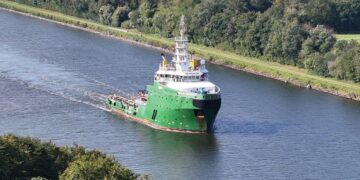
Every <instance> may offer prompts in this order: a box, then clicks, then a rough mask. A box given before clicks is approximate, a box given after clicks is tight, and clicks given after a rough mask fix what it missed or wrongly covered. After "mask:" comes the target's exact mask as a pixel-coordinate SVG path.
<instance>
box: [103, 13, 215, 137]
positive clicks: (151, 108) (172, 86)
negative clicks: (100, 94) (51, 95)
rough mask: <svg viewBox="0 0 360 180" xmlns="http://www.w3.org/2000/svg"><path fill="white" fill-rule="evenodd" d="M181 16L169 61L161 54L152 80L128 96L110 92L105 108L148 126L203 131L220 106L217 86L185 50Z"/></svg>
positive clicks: (211, 125)
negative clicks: (151, 82)
mask: <svg viewBox="0 0 360 180" xmlns="http://www.w3.org/2000/svg"><path fill="white" fill-rule="evenodd" d="M185 32H186V27H185V21H184V16H182V17H181V20H180V33H179V34H180V35H179V36H177V37H175V52H174V56H173V57H172V61H171V62H169V61H168V60H167V59H166V57H165V55H164V54H161V57H162V59H160V65H159V69H158V70H157V71H156V72H155V75H154V83H153V84H152V85H147V86H146V89H145V90H140V91H139V92H137V93H135V95H133V96H131V97H125V96H121V95H119V94H111V95H109V96H108V97H107V99H106V106H107V107H108V108H109V110H110V111H111V112H112V113H114V114H116V115H119V116H122V117H125V118H126V119H129V120H133V121H136V122H138V123H141V124H144V125H147V126H149V127H151V128H154V129H158V130H163V131H172V132H183V133H207V132H212V131H213V129H214V122H215V119H216V116H217V114H218V112H219V109H220V106H221V93H220V88H219V87H218V86H216V85H215V84H213V83H212V82H210V81H209V73H208V70H207V69H206V67H205V60H203V59H200V60H198V59H195V58H194V56H193V55H192V54H190V53H189V50H188V47H189V44H188V43H189V41H188V36H187V35H186V34H185Z"/></svg>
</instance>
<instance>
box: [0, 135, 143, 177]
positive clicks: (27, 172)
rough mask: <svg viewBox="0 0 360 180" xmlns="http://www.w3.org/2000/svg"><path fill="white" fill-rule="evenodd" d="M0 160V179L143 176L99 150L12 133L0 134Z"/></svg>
mask: <svg viewBox="0 0 360 180" xmlns="http://www.w3.org/2000/svg"><path fill="white" fill-rule="evenodd" d="M0 162H1V163H0V179H34V180H35V179H36V180H44V179H59V178H60V179H138V178H145V179H146V178H147V177H146V176H144V177H141V176H139V175H138V174H136V173H134V172H132V171H131V170H129V169H126V168H124V167H122V166H121V165H120V164H119V163H118V162H117V161H116V160H115V159H114V158H112V157H108V156H106V155H105V154H103V153H101V152H99V151H87V150H85V148H83V147H80V146H75V147H57V146H55V145H54V144H53V143H51V142H41V141H40V140H38V139H33V138H30V137H17V136H14V135H6V136H1V137H0ZM59 174H61V175H60V176H59Z"/></svg>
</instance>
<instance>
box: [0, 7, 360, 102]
mask: <svg viewBox="0 0 360 180" xmlns="http://www.w3.org/2000/svg"><path fill="white" fill-rule="evenodd" d="M0 7H3V8H5V9H6V10H12V11H13V12H16V13H21V14H23V15H27V16H32V17H36V18H40V19H43V20H48V21H51V22H54V23H58V24H62V25H66V26H70V27H74V28H78V29H82V30H85V31H89V32H93V33H97V34H100V35H104V36H109V37H112V38H117V39H122V40H126V41H129V42H132V43H137V44H141V45H144V46H148V47H151V48H156V49H161V50H164V51H167V52H171V49H172V47H173V40H172V39H166V38H162V37H160V36H157V35H149V34H144V33H140V32H138V31H136V30H125V29H120V28H114V27H110V26H105V25H101V24H98V23H95V22H92V21H89V20H85V19H80V18H76V17H73V16H68V15H64V14H61V13H58V12H53V11H48V10H44V9H39V8H35V7H30V6H27V5H22V4H18V3H15V2H10V1H3V0H0ZM190 50H191V51H194V52H195V54H196V56H197V57H202V58H204V59H207V60H209V61H210V62H211V63H214V64H218V65H223V66H227V67H230V68H233V69H237V70H241V71H246V72H249V73H253V74H257V75H261V76H264V77H268V78H272V79H276V80H280V81H283V82H285V83H290V84H294V85H296V86H301V87H308V88H310V87H311V88H312V89H315V90H319V91H323V92H327V93H331V94H334V95H338V96H342V97H346V98H349V99H353V100H357V101H360V85H359V84H356V83H353V82H349V81H341V80H336V79H332V78H324V77H320V76H316V75H313V74H311V73H308V72H306V70H304V69H299V68H297V67H293V66H287V65H281V64H278V63H275V62H268V61H261V60H259V59H255V58H250V57H245V56H241V55H237V54H235V53H232V52H228V51H223V50H219V49H215V48H210V47H205V46H201V45H195V44H191V45H190Z"/></svg>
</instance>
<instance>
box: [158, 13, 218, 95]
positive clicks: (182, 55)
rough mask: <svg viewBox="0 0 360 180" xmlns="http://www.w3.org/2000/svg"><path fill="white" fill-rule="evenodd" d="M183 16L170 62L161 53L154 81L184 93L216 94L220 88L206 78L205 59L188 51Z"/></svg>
mask: <svg viewBox="0 0 360 180" xmlns="http://www.w3.org/2000/svg"><path fill="white" fill-rule="evenodd" d="M185 31H186V28H185V22H184V16H182V17H181V23H180V36H179V37H176V38H175V43H176V44H175V52H174V57H173V58H172V61H171V62H168V60H167V59H166V58H165V55H164V54H162V62H161V63H160V65H159V70H158V71H157V72H156V73H155V76H154V81H156V82H158V83H159V84H161V85H163V86H167V87H169V88H171V89H175V90H178V91H182V92H186V93H201V94H208V93H211V94H216V93H219V92H220V89H219V88H218V87H217V86H216V85H215V84H213V83H211V82H209V80H208V70H207V69H206V67H205V60H196V59H195V58H193V57H192V56H191V55H190V54H189V52H188V47H189V46H188V38H187V36H186V35H185Z"/></svg>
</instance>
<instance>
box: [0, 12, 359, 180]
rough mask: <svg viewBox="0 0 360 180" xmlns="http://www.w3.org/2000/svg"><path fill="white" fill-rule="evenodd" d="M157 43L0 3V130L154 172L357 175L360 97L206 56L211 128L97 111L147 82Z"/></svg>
mask: <svg viewBox="0 0 360 180" xmlns="http://www.w3.org/2000/svg"><path fill="white" fill-rule="evenodd" d="M160 53H161V51H157V50H154V49H149V48H145V47H142V46H139V45H135V44H131V43H128V42H124V41H119V40H114V39H110V38H106V37H102V36H98V35H96V34H92V33H88V32H84V31H81V30H77V29H72V28H69V27H65V26H62V25H58V24H54V23H49V22H45V21H41V20H38V19H34V18H31V17H25V16H22V15H17V14H14V13H9V12H6V11H4V10H0V134H7V133H13V134H17V135H24V136H32V137H38V138H40V139H42V140H45V141H46V140H51V141H53V142H55V143H56V144H59V145H73V144H74V143H76V144H79V145H83V146H86V147H87V148H89V149H98V150H101V151H103V152H105V153H108V154H110V155H113V156H115V157H116V158H117V159H118V160H119V161H120V162H121V163H122V164H123V165H125V166H127V167H129V168H131V169H133V170H134V171H136V172H138V173H146V174H150V175H151V176H152V177H153V178H154V179H305V178H307V179H341V178H345V179H357V178H359V177H360V103H357V102H353V101H350V100H347V99H343V98H340V97H336V96H332V95H329V94H325V93H321V92H316V91H311V90H306V89H302V88H298V87H295V86H291V85H286V84H284V83H281V82H278V81H274V80H270V79H266V78H262V77H258V76H255V75H250V74H247V73H242V72H239V71H235V70H231V69H228V68H225V67H219V66H214V65H210V64H208V69H209V71H210V78H211V80H212V81H213V82H214V83H216V84H217V85H219V86H220V87H221V88H222V102H223V103H222V107H221V110H220V112H219V115H218V117H217V120H216V123H215V131H214V133H212V134H204V135H188V134H176V133H168V132H161V131H157V130H153V129H150V128H148V127H145V126H143V125H140V124H137V123H134V122H130V121H128V120H124V119H122V118H119V117H117V116H114V115H112V114H110V113H109V112H107V111H106V109H104V105H103V102H104V97H105V96H106V95H108V94H110V93H119V94H125V95H126V94H131V93H132V92H137V90H139V89H144V88H145V85H146V84H151V83H152V79H153V75H154V72H155V71H156V70H157V68H158V64H159V63H160V61H161V58H160Z"/></svg>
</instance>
